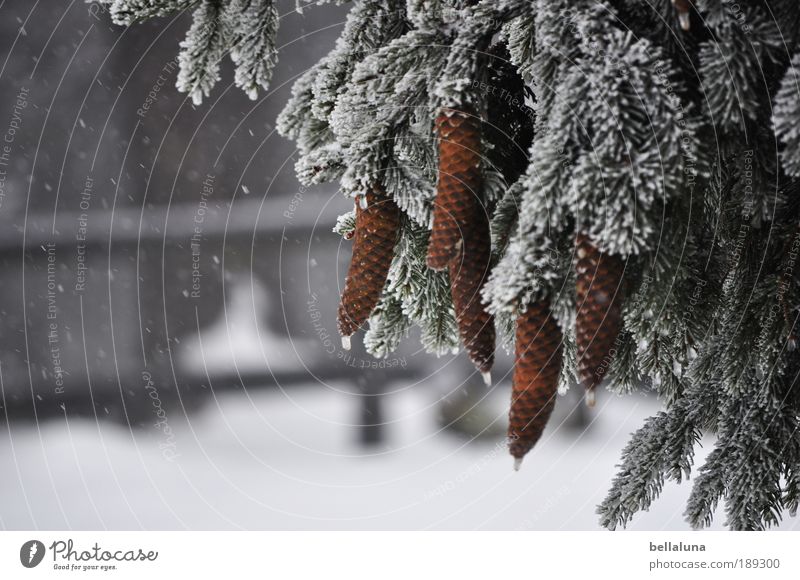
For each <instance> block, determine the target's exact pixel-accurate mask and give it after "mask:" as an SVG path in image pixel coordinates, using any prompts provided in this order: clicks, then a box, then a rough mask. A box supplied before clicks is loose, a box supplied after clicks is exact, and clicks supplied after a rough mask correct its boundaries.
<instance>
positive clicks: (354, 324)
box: [337, 185, 400, 348]
mask: <svg viewBox="0 0 800 580" xmlns="http://www.w3.org/2000/svg"><path fill="white" fill-rule="evenodd" d="M364 201H366V203H364ZM399 230H400V210H399V209H398V207H397V205H395V203H394V201H393V200H392V199H390V198H388V197H386V195H385V194H384V193H383V190H382V188H381V187H380V186H378V185H376V186H373V187H372V189H370V190H369V191H368V192H367V194H366V200H363V199H362V200H360V202H359V203H357V204H356V229H355V241H354V242H353V257H352V258H351V260H350V267H349V269H348V270H347V278H346V279H345V283H344V291H343V292H342V299H341V302H340V303H339V312H338V321H337V322H338V327H339V333H340V334H341V335H342V345H343V346H344V347H345V348H349V347H350V343H349V337H350V335H351V334H353V333H354V332H355V331H356V330H358V329H359V328H360V327H361V325H362V324H364V323H365V322H366V321H367V318H369V315H370V314H371V313H372V311H373V310H374V308H375V305H376V304H378V300H379V299H380V296H381V292H382V291H383V287H384V285H385V284H386V277H387V275H388V273H389V266H390V265H391V263H392V257H393V256H394V246H395V243H396V242H397V236H398V233H399Z"/></svg>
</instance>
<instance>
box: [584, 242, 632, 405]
mask: <svg viewBox="0 0 800 580" xmlns="http://www.w3.org/2000/svg"><path fill="white" fill-rule="evenodd" d="M575 254H576V263H575V272H576V291H577V308H578V314H577V316H576V318H575V335H576V342H577V346H578V374H579V376H580V380H581V382H582V383H583V385H584V387H585V388H586V390H587V392H586V401H587V404H589V406H592V405H593V404H594V388H595V387H596V386H597V385H598V384H600V382H601V381H602V380H603V377H604V375H605V373H606V371H607V370H608V366H609V364H610V363H611V359H612V357H613V355H614V352H615V342H616V340H617V336H618V335H619V331H620V328H621V326H622V301H623V296H622V295H623V285H622V273H623V271H624V270H625V265H624V264H623V262H622V260H621V259H620V258H619V257H618V256H610V255H608V254H604V253H602V252H601V251H600V250H598V249H597V247H596V246H595V245H594V244H592V242H591V241H590V240H589V238H588V237H587V236H586V235H584V234H578V237H577V240H576V248H575Z"/></svg>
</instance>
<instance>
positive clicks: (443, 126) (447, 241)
mask: <svg viewBox="0 0 800 580" xmlns="http://www.w3.org/2000/svg"><path fill="white" fill-rule="evenodd" d="M480 128H481V121H480V118H478V116H477V115H475V114H474V113H473V112H472V111H469V110H464V111H459V110H456V109H442V110H441V112H440V113H439V115H438V116H437V117H436V131H437V133H438V136H439V180H438V182H437V184H436V198H435V199H434V205H433V228H432V229H431V237H430V242H429V244H428V256H427V264H428V267H430V268H432V269H434V270H444V269H445V268H446V267H447V265H448V264H449V263H450V261H451V260H453V259H454V258H455V257H456V255H457V254H458V250H459V248H460V247H461V245H462V244H463V238H464V234H465V232H464V228H465V224H466V223H467V222H468V220H470V219H471V218H472V216H473V215H474V211H475V207H476V206H480V205H481V204H480V202H479V200H478V196H479V195H480V188H481V179H482V178H481V167H480V162H481V130H480Z"/></svg>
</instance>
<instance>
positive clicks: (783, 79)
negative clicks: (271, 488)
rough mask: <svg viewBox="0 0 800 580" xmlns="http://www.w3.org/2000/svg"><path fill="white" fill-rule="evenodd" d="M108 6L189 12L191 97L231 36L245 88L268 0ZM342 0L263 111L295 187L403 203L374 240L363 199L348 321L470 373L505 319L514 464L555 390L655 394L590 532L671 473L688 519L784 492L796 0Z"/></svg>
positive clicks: (785, 509)
mask: <svg viewBox="0 0 800 580" xmlns="http://www.w3.org/2000/svg"><path fill="white" fill-rule="evenodd" d="M104 2H105V3H107V4H109V5H110V6H111V12H112V15H113V17H114V19H115V20H116V21H117V22H120V23H124V24H130V23H131V22H133V21H135V20H138V19H142V18H148V17H151V16H163V15H165V14H169V13H172V12H175V11H179V10H184V9H188V8H192V9H193V10H194V15H195V16H194V18H195V24H193V26H192V28H191V30H190V32H189V36H188V37H187V40H186V42H185V43H184V44H183V45H182V47H181V51H182V55H183V56H182V57H181V73H180V76H179V79H178V85H179V88H180V89H181V90H184V91H187V92H189V93H190V94H192V96H193V98H195V100H196V101H199V100H200V98H201V97H202V96H203V95H207V94H208V91H209V90H210V89H211V86H212V85H213V83H214V81H215V80H216V79H217V77H218V75H219V68H218V64H219V60H220V58H221V57H223V56H224V55H225V54H226V53H228V52H230V53H231V55H232V57H233V60H234V63H235V64H236V66H237V73H236V78H235V82H236V83H237V84H238V85H239V86H241V87H242V88H244V89H245V90H247V91H248V92H249V93H250V94H251V95H252V94H253V92H254V91H255V87H257V86H263V85H264V84H265V83H266V81H267V80H268V77H269V71H270V70H271V67H272V63H273V62H274V57H275V49H274V30H275V23H276V22H277V19H276V12H275V11H274V8H273V5H272V3H271V2H270V1H269V0H260V1H259V0H250V1H246V0H230V1H223V0H199V1H197V0H148V1H144V0H104ZM320 3H324V0H320ZM350 4H351V6H350V9H349V13H348V17H347V22H346V23H345V25H344V28H343V31H342V34H341V36H340V38H339V41H338V42H337V44H336V46H335V47H334V49H333V50H332V51H331V52H330V54H328V56H326V57H325V58H323V59H322V60H321V61H320V62H319V63H317V64H316V65H315V66H313V67H312V68H311V69H309V70H308V71H306V72H305V73H304V74H303V75H302V76H301V77H300V78H299V79H298V80H297V81H296V82H295V84H294V87H293V91H292V97H291V99H290V101H289V103H288V104H287V106H286V108H285V110H284V111H283V113H282V114H281V115H280V118H279V120H278V126H279V129H280V131H281V132H282V133H283V134H284V135H285V136H287V137H289V138H291V139H293V140H294V141H295V142H296V144H297V147H298V150H299V152H300V157H299V160H298V162H297V166H296V170H297V174H298V177H299V179H300V180H301V181H302V182H303V183H304V184H307V185H310V184H315V183H322V182H337V183H339V185H340V187H341V188H342V190H343V191H344V192H345V194H346V195H348V196H351V197H352V198H354V199H361V198H363V197H364V196H365V195H366V196H367V198H368V199H369V196H370V195H376V192H378V191H380V192H381V196H384V195H385V200H386V202H385V204H386V205H384V206H383V207H385V208H388V207H396V210H392V216H396V219H395V217H392V218H391V219H390V220H388V221H389V222H391V228H389V227H387V228H386V232H389V231H390V230H392V231H395V238H392V237H391V236H390V235H387V236H383V235H382V236H381V237H380V238H379V239H370V240H360V239H359V238H358V236H359V233H358V232H359V228H360V227H361V226H360V225H359V220H361V221H364V212H370V211H371V210H370V207H372V204H371V203H367V207H366V209H365V210H356V212H357V213H358V216H355V222H356V223H355V226H356V231H355V236H356V240H355V242H354V263H355V265H356V266H358V265H359V264H360V263H361V258H359V257H358V256H360V255H362V254H361V252H362V249H360V248H361V244H369V245H371V246H373V247H375V248H378V247H379V248H380V251H379V253H380V255H381V262H380V276H378V275H375V276H373V277H370V278H369V283H368V284H367V283H366V280H367V278H360V276H362V274H359V273H358V272H356V271H353V272H351V274H350V276H349V277H348V284H346V288H345V296H344V297H343V308H344V310H345V313H346V314H347V316H345V317H344V319H345V322H344V323H343V325H344V326H343V333H344V334H347V333H349V332H352V331H353V330H355V328H356V327H358V326H361V324H362V323H363V321H364V320H366V317H367V316H369V330H368V331H367V334H366V337H365V344H366V346H367V348H368V349H369V350H370V351H371V352H372V353H373V354H375V355H377V356H386V355H387V354H388V353H389V352H390V351H391V350H392V349H393V348H395V347H396V346H397V344H398V343H399V342H400V341H401V340H403V339H404V338H405V337H406V336H407V334H408V332H409V328H410V327H411V326H412V325H417V326H419V327H420V329H421V333H420V335H421V339H422V343H423V345H424V347H425V348H426V349H427V350H429V351H431V352H434V353H437V354H439V353H442V352H447V351H448V350H450V349H452V348H453V347H454V346H455V345H457V344H458V343H459V342H460V343H462V344H463V345H465V346H466V350H467V351H468V353H469V355H470V356H471V358H472V360H473V362H475V364H476V366H478V368H479V369H480V370H482V371H488V368H489V367H490V366H491V363H492V356H493V351H494V333H495V328H496V329H497V333H498V337H499V339H500V341H501V342H504V343H505V344H510V343H511V342H512V341H515V342H516V344H515V347H514V351H515V355H516V366H515V369H514V379H513V398H512V408H511V416H510V436H511V437H510V447H511V452H512V454H513V455H514V457H515V458H517V459H520V458H521V457H522V456H524V455H525V453H526V452H527V451H528V450H529V449H530V448H531V447H532V445H533V444H534V443H535V442H536V440H537V439H539V437H540V436H541V432H542V429H543V428H544V425H545V424H546V422H547V418H548V416H549V414H550V412H551V410H552V407H553V404H554V400H555V395H556V392H557V389H558V387H559V386H560V387H562V388H568V387H569V386H570V385H573V384H574V383H576V382H581V383H583V384H584V385H585V386H586V387H588V388H589V390H590V391H591V392H592V393H593V392H594V390H596V388H597V386H598V385H599V383H600V382H601V380H602V381H603V382H606V383H607V385H608V388H609V389H611V390H613V391H616V392H620V393H622V392H629V391H631V390H633V389H636V388H643V389H645V390H649V391H652V392H653V393H654V394H655V395H656V396H657V397H658V398H659V399H660V401H661V402H662V403H663V410H662V411H661V412H659V413H658V414H657V415H655V416H654V417H651V418H650V419H649V420H647V421H646V422H645V423H644V424H643V425H642V426H641V428H640V429H639V430H638V431H637V432H636V433H634V434H633V435H632V438H631V441H630V444H629V445H628V446H627V447H626V449H625V450H624V451H623V455H622V460H621V464H620V467H619V472H618V474H617V476H616V478H615V479H614V481H613V482H612V485H611V489H610V491H609V493H608V496H607V497H606V499H605V500H604V501H603V503H602V504H601V505H600V506H599V508H598V513H599V515H600V518H601V522H602V524H603V525H605V526H606V527H608V528H615V527H618V526H624V525H626V524H627V523H628V522H630V521H631V519H632V518H633V517H634V516H635V514H636V512H637V511H639V510H643V509H647V508H648V507H649V506H650V505H651V503H652V502H653V501H654V500H655V499H656V498H657V496H658V494H659V493H660V492H661V489H662V488H663V485H664V483H665V482H666V481H667V480H675V481H681V480H683V479H686V478H688V477H689V476H690V475H694V476H695V481H694V486H693V490H692V493H691V497H690V499H689V501H688V505H687V510H686V514H685V515H686V518H687V520H688V521H689V523H690V524H691V525H693V526H696V527H703V526H706V525H708V524H709V523H710V522H711V520H712V518H713V517H714V513H715V510H716V509H717V507H718V506H721V507H724V511H725V515H726V522H727V524H728V525H729V526H730V527H731V528H734V529H761V528H765V527H768V526H771V525H774V524H776V523H777V522H778V521H780V519H781V518H782V517H784V516H785V515H786V514H791V515H794V514H795V513H796V511H797V507H798V503H800V429H799V427H800V386H798V384H797V380H798V375H800V349H798V348H796V338H795V337H796V335H797V329H796V325H797V319H798V313H800V291H798V287H800V285H798V280H797V278H798V271H800V268H798V267H797V256H798V253H799V252H800V235H799V234H798V226H797V224H798V222H800V185H799V183H800V182H798V179H799V178H800V153H799V151H800V148H798V145H800V129H798V127H800V74H798V67H799V66H800V45H798V40H800V26H798V24H800V3H798V2H796V0H753V1H749V2H748V1H740V2H728V1H726V0H721V1H715V0H652V1H651V2H639V1H638V0H483V1H474V0H381V1H375V0H353V2H351V3H350ZM243 15H247V16H243ZM389 204H394V205H393V206H392V205H389ZM353 218H354V216H353V215H349V216H345V217H344V218H343V219H342V220H341V221H340V224H339V226H337V231H340V232H341V233H344V234H347V233H348V232H351V231H352V224H353ZM387 223H388V222H387ZM347 224H350V225H347ZM369 227H372V226H369ZM381 227H384V226H381ZM381 231H383V230H381ZM390 240H396V241H393V242H391V243H390ZM390 246H391V247H392V250H391V260H390V264H389V265H388V267H387V262H389V256H390V254H389V247H390ZM429 266H430V267H429ZM354 267H355V266H354ZM351 269H352V268H351ZM359 280H364V281H365V282H364V287H363V289H362V290H358V292H364V294H363V295H364V296H366V295H368V297H369V299H368V300H366V299H365V300H364V301H363V304H360V306H359V307H358V308H357V309H356V310H357V314H355V313H350V311H349V308H350V307H349V306H348V304H350V303H351V301H350V299H349V298H348V295H349V294H350V293H351V292H353V293H356V292H357V291H356V290H351V288H355V287H358V286H359V285H360V282H359ZM367 286H368V287H369V291H368V292H367V291H366V288H367ZM557 383H560V385H559V384H557ZM704 436H705V437H707V438H708V440H709V441H712V442H713V443H712V446H713V449H712V450H711V453H710V455H709V456H708V458H707V460H706V461H705V462H704V463H703V465H701V466H696V465H695V464H694V449H695V447H696V445H697V444H698V442H699V440H700V438H701V437H704Z"/></svg>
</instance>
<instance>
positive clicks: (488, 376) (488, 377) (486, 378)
mask: <svg viewBox="0 0 800 580" xmlns="http://www.w3.org/2000/svg"><path fill="white" fill-rule="evenodd" d="M481 376H482V377H483V382H484V383H486V386H487V387H491V386H492V371H483V372H482V373H481Z"/></svg>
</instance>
